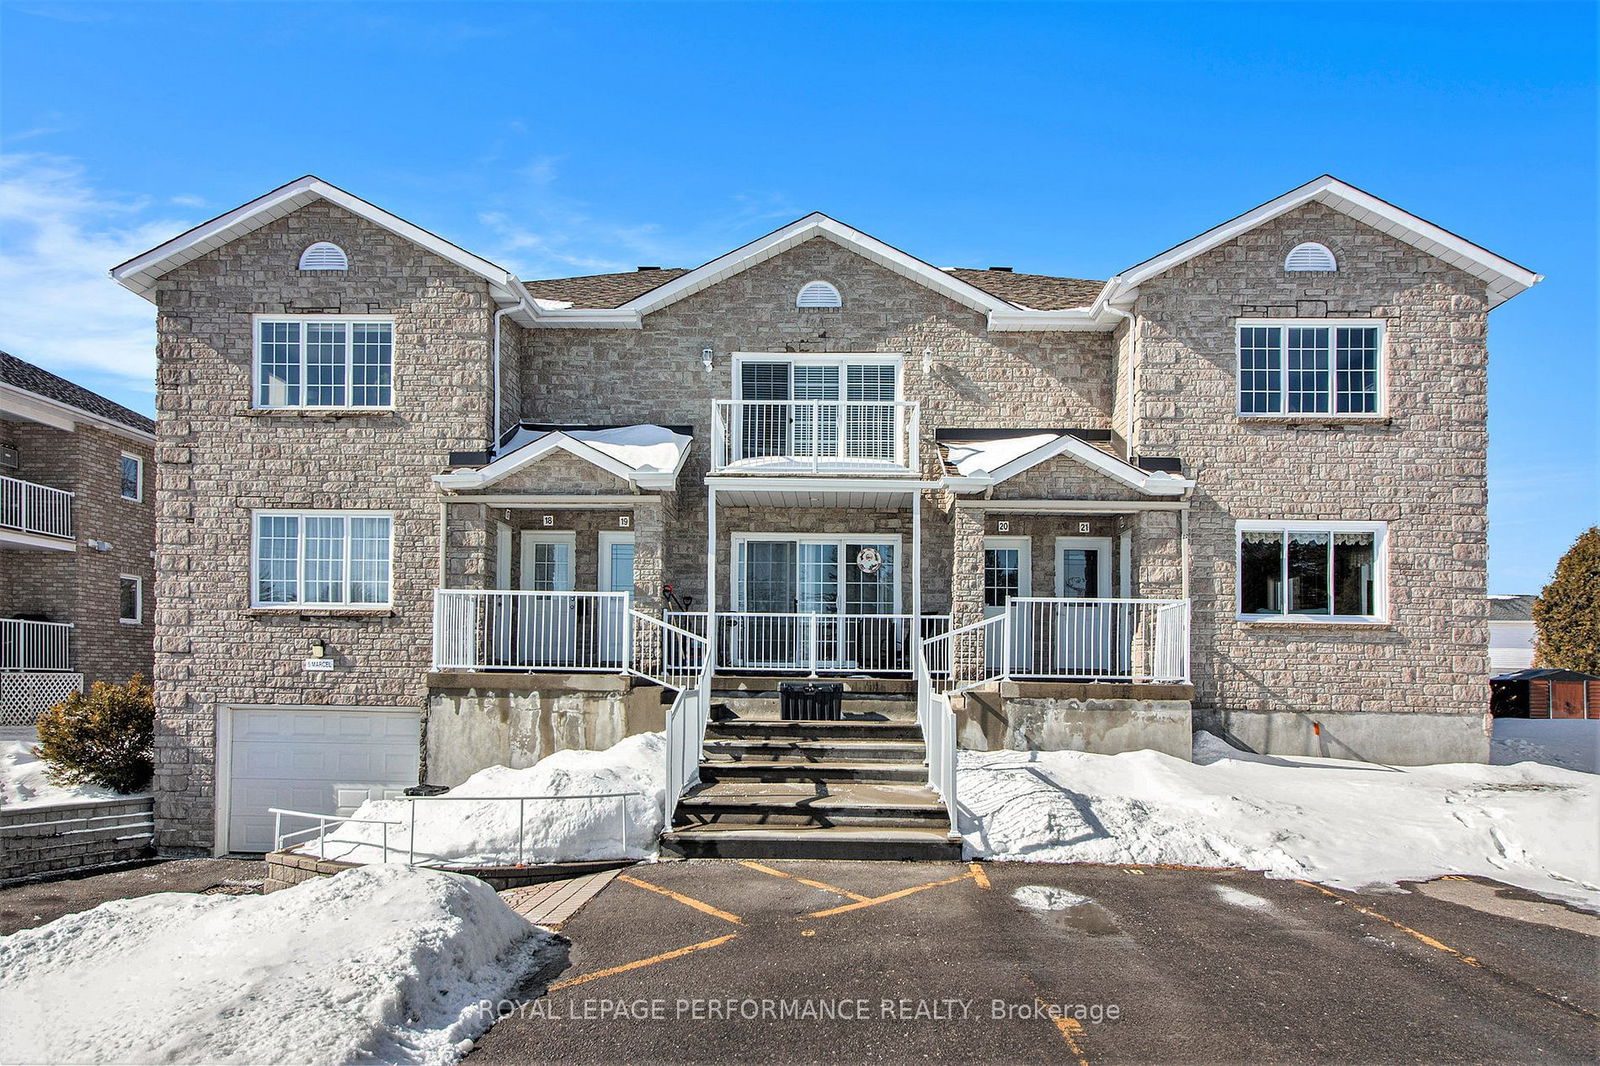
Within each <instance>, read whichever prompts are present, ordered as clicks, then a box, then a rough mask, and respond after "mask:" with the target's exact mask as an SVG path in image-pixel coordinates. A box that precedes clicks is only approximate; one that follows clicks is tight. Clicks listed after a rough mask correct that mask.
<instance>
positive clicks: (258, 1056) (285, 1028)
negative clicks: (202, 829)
mask: <svg viewBox="0 0 1600 1066" xmlns="http://www.w3.org/2000/svg"><path fill="white" fill-rule="evenodd" d="M555 944H556V941H555V938H554V937H553V936H552V935H551V934H550V933H548V932H546V931H544V930H542V929H538V928H537V927H536V926H533V925H531V924H529V923H528V921H527V920H526V919H524V918H522V917H521V916H519V915H517V914H516V913H515V912H514V911H512V910H511V908H510V907H508V906H506V904H505V903H504V902H502V901H501V900H500V898H499V897H498V896H496V895H495V893H494V890H493V889H491V888H490V887H489V886H488V885H487V884H485V883H484V882H482V881H478V880H476V879H474V878H470V877H464V876H460V875H457V874H447V873H441V872H438V871H430V870H410V869H405V868H402V867H397V866H387V867H381V866H380V867H366V868H363V869H359V870H350V871H347V872H345V873H342V874H339V875H338V876H337V877H331V878H322V879H318V880H314V881H308V882H305V883H304V884H301V885H297V886H296V887H295V888H293V889H291V890H288V891H283V892H275V893H273V894H272V895H269V896H227V895H215V896H203V895H198V894H190V893H180V892H168V893H162V894H160V895H154V896H144V897H141V898H138V899H124V900H115V901H113V902H110V903H105V904H102V905H100V906H98V907H96V908H94V909H93V910H90V911H84V912H82V913H79V914H71V915H68V916H67V917H65V918H60V919H58V920H56V921H54V922H51V923H49V924H48V925H45V926H41V927H40V928H38V929H29V930H25V931H23V932H20V933H14V934H12V935H11V936H9V937H3V938H0V1031H3V1032H4V1033H5V1036H4V1039H3V1042H0V1044H3V1046H0V1056H3V1057H4V1060H5V1061H6V1062H40V1063H45V1062H73V1063H91V1062H92V1063H99V1062H139V1063H168V1062H208V1063H235V1062H241V1063H261V1062H275V1063H353V1062H367V1063H370V1062H384V1063H451V1062H454V1061H456V1060H457V1059H459V1058H460V1057H461V1055H462V1054H463V1052H464V1051H465V1050H466V1049H467V1047H468V1046H469V1044H470V1042H471V1041H472V1040H473V1039H475V1038H477V1037H478V1036H480V1035H481V1034H482V1033H483V1031H484V1030H485V1029H487V1028H488V1026H489V1023H490V1022H491V1021H492V1020H493V1013H492V1009H491V1010H489V1011H485V1010H483V1009H481V1008H480V1004H481V1002H482V1001H484V1000H489V1001H495V1000H498V999H500V998H501V997H502V996H504V995H506V994H507V993H508V992H510V991H511V990H512V989H513V987H514V986H515V985H516V984H517V982H518V981H519V980H520V979H521V978H522V977H523V976H524V975H525V974H527V973H528V972H529V971H530V970H531V969H532V968H533V966H535V965H538V964H542V962H543V960H544V959H545V958H546V957H548V953H550V952H553V951H556V950H559V949H557V948H556V947H555Z"/></svg>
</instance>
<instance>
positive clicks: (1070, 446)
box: [944, 433, 1195, 496]
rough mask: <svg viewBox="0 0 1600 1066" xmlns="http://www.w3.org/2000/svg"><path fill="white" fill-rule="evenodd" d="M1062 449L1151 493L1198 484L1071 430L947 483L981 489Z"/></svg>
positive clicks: (956, 488)
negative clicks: (1130, 458) (1139, 462)
mask: <svg viewBox="0 0 1600 1066" xmlns="http://www.w3.org/2000/svg"><path fill="white" fill-rule="evenodd" d="M1062 453H1066V454H1067V455H1070V456H1071V457H1072V458H1074V459H1076V460H1078V461H1079V462H1081V463H1083V464H1084V465H1085V466H1087V467H1089V468H1090V469H1092V470H1095V471H1097V472H1099V473H1101V474H1104V475H1106V476H1107V477H1109V478H1112V479H1113V480H1115V481H1120V482H1121V483H1122V484H1124V485H1127V486H1129V487H1131V488H1134V489H1137V490H1139V491H1140V492H1142V493H1144V494H1145V495H1147V496H1181V495H1183V494H1184V493H1186V492H1188V491H1189V490H1190V489H1192V488H1194V484H1195V483H1194V481H1193V480H1191V479H1189V478H1183V477H1178V476H1177V475H1174V474H1166V473H1159V472H1155V471H1150V470H1141V469H1140V468H1139V467H1136V466H1134V465H1133V464H1132V463H1126V462H1123V461H1122V460H1121V459H1118V458H1117V457H1116V456H1114V455H1111V454H1110V453H1109V452H1104V451H1101V450H1100V449H1099V448H1096V447H1095V446H1094V445H1092V444H1089V443H1087V442H1086V441H1082V440H1079V439H1078V438H1077V437H1074V436H1073V435H1072V434H1070V433H1062V434H1060V435H1058V436H1057V437H1056V438H1055V439H1054V440H1053V441H1051V442H1050V443H1048V444H1045V445H1042V446H1041V447H1038V448H1035V449H1034V450H1033V451H1031V452H1028V453H1027V454H1026V455H1022V456H1018V457H1017V458H1015V459H1013V460H1012V461H1011V462H1009V463H1006V464H1005V465H1004V466H1002V467H1000V469H998V470H990V471H982V472H977V473H973V474H968V475H963V476H957V475H951V476H947V477H946V478H945V479H944V486H945V487H946V488H948V489H949V490H950V491H952V492H957V493H973V492H981V491H983V490H984V489H987V488H990V487H992V486H994V485H998V484H1000V483H1001V482H1002V481H1005V480H1007V479H1009V478H1013V477H1016V476H1017V475H1018V474H1020V473H1022V472H1023V471H1025V470H1031V469H1032V468H1033V467H1036V466H1038V465H1039V464H1040V463H1042V462H1045V461H1046V460H1048V459H1053V458H1055V457H1056V456H1058V455H1061V454H1062Z"/></svg>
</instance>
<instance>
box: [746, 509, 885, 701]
mask: <svg viewBox="0 0 1600 1066" xmlns="http://www.w3.org/2000/svg"><path fill="white" fill-rule="evenodd" d="M735 544H736V547H735V553H736V560H735V567H736V570H735V576H736V579H737V584H736V589H735V592H736V595H735V603H736V605H737V606H736V609H735V615H734V616H733V617H732V618H731V619H730V620H729V623H728V625H729V626H730V629H731V632H732V633H733V639H732V640H731V641H730V650H731V651H732V653H733V656H734V659H733V661H732V663H731V665H736V666H741V667H747V668H757V669H763V668H764V669H785V670H788V669H809V668H810V666H811V665H812V664H813V662H814V663H815V664H816V666H817V668H818V669H828V670H836V669H861V670H868V669H880V668H881V669H891V668H896V667H895V665H894V664H896V663H898V662H899V660H900V659H901V658H903V656H902V655H900V654H898V649H899V648H900V646H901V645H902V644H903V643H904V639H905V635H906V633H905V623H904V620H902V619H900V618H898V611H899V606H900V588H899V578H898V575H899V569H898V559H899V547H900V546H899V542H898V540H897V539H889V540H884V539H882V538H872V537H847V536H841V537H832V536H806V537H796V538H794V539H789V538H784V537H767V536H751V537H750V538H748V539H743V538H738V539H736V541H735Z"/></svg>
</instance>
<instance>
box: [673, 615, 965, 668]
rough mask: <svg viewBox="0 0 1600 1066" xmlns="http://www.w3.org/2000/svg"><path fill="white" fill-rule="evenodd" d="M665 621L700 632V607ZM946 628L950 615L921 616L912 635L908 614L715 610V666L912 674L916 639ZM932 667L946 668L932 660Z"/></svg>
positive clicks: (702, 629)
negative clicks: (918, 629)
mask: <svg viewBox="0 0 1600 1066" xmlns="http://www.w3.org/2000/svg"><path fill="white" fill-rule="evenodd" d="M666 619H667V621H668V622H671V623H673V624H674V625H676V626H679V627H681V628H683V629H685V630H687V631H689V632H691V633H696V634H704V633H705V631H706V613H705V612H704V611H668V612H667V613H666ZM949 628H950V616H949V615H934V614H925V615H923V616H922V626H921V631H920V633H918V634H913V632H912V626H911V615H909V614H815V613H804V612H798V611H795V612H774V611H718V612H717V636H718V641H717V666H718V668H719V669H729V670H770V671H774V672H777V673H805V674H829V673H832V674H841V673H875V674H911V673H912V672H913V670H914V666H915V664H914V662H913V659H914V658H915V654H916V644H917V640H918V639H926V638H928V637H931V636H935V635H937V634H939V633H943V632H944V631H946V630H948V629H949ZM933 668H934V669H935V670H940V669H945V668H947V667H944V666H943V665H942V664H940V663H935V665H934V667H933Z"/></svg>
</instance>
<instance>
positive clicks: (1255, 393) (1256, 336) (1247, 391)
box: [1238, 319, 1383, 417]
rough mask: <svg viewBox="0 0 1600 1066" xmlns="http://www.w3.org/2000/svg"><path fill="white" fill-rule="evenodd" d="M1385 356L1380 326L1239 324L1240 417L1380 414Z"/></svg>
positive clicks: (1304, 322) (1322, 322)
mask: <svg viewBox="0 0 1600 1066" xmlns="http://www.w3.org/2000/svg"><path fill="white" fill-rule="evenodd" d="M1382 351H1383V324H1382V323H1380V322H1340V321H1332V320H1328V319H1307V320H1302V321H1296V320H1273V321H1245V322H1240V323H1239V333H1238V355H1239V414H1240V415H1243V416H1245V417H1250V416H1257V417H1259V416H1263V415H1276V416H1290V417H1294V416H1309V417H1315V416H1318V415H1339V416H1356V417H1360V416H1363V415H1378V414H1381V413H1382V401H1383V394H1382V383H1381V378H1382V368H1381V366H1380V360H1381V357H1382Z"/></svg>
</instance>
